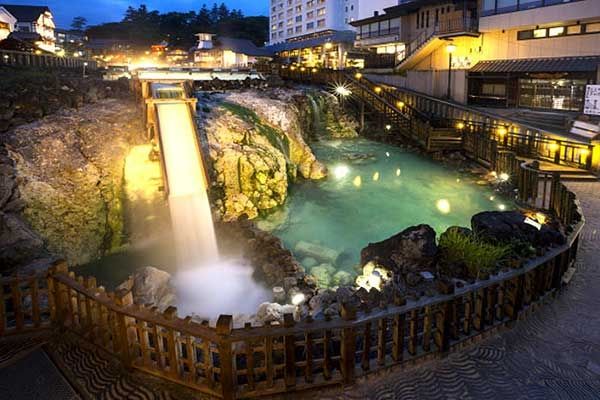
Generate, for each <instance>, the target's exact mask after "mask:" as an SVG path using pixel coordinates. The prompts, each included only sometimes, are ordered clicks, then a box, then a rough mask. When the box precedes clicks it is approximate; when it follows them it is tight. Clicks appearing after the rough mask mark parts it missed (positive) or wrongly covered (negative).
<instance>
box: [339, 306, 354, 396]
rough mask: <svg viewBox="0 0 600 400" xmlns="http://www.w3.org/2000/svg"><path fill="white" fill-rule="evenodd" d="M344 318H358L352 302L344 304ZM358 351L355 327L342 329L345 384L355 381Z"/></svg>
mask: <svg viewBox="0 0 600 400" xmlns="http://www.w3.org/2000/svg"><path fill="white" fill-rule="evenodd" d="M341 314H342V318H343V319H344V320H346V321H353V320H355V319H356V309H355V308H354V307H353V306H351V305H350V304H346V303H343V304H342V313H341ZM355 353H356V334H355V332H354V327H353V326H349V327H346V328H344V329H342V348H341V362H340V364H341V367H342V368H341V369H342V375H343V377H344V383H345V384H351V383H353V382H354V367H355V362H354V357H355Z"/></svg>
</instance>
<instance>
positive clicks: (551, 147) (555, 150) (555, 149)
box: [548, 143, 560, 153]
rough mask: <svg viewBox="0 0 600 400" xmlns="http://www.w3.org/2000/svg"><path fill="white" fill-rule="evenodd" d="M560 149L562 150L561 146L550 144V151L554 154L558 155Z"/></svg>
mask: <svg viewBox="0 0 600 400" xmlns="http://www.w3.org/2000/svg"><path fill="white" fill-rule="evenodd" d="M559 148H560V145H559V144H558V143H550V144H549V145H548V149H550V151H551V152H553V153H556V152H557V151H558V149H559Z"/></svg>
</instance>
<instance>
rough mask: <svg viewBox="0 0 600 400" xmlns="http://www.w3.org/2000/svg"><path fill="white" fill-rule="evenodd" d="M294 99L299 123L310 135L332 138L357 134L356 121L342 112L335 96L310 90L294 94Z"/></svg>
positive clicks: (352, 136)
mask: <svg viewBox="0 0 600 400" xmlns="http://www.w3.org/2000/svg"><path fill="white" fill-rule="evenodd" d="M294 101H295V102H296V104H297V107H298V110H299V113H300V121H301V122H300V123H301V125H302V126H303V129H304V131H305V132H307V133H308V134H310V135H311V136H313V137H327V138H334V139H342V138H355V137H357V136H358V132H357V128H358V123H357V122H356V121H355V120H354V119H353V118H352V117H350V115H348V114H346V113H345V112H344V110H343V108H342V107H341V104H340V99H339V98H338V97H337V96H335V95H333V94H331V93H328V92H325V91H317V90H311V91H307V92H306V94H304V95H302V96H295V97H294Z"/></svg>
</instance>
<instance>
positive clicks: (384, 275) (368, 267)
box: [356, 261, 392, 291]
mask: <svg viewBox="0 0 600 400" xmlns="http://www.w3.org/2000/svg"><path fill="white" fill-rule="evenodd" d="M391 277H392V273H391V272H390V271H388V270H386V269H385V268H382V267H380V266H378V265H376V264H375V263H373V262H372V261H370V262H368V263H367V264H365V266H364V267H363V273H362V275H359V276H357V277H356V285H358V286H359V287H362V288H364V289H366V290H367V291H370V290H371V289H375V290H381V288H382V286H383V284H384V283H385V282H386V281H388V280H389V279H391Z"/></svg>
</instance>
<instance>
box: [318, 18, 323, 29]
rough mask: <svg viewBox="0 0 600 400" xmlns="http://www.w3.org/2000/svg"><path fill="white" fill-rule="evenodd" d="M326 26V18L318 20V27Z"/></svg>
mask: <svg viewBox="0 0 600 400" xmlns="http://www.w3.org/2000/svg"><path fill="white" fill-rule="evenodd" d="M324 26H325V20H324V19H320V20H318V21H317V27H318V28H322V27H324Z"/></svg>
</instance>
